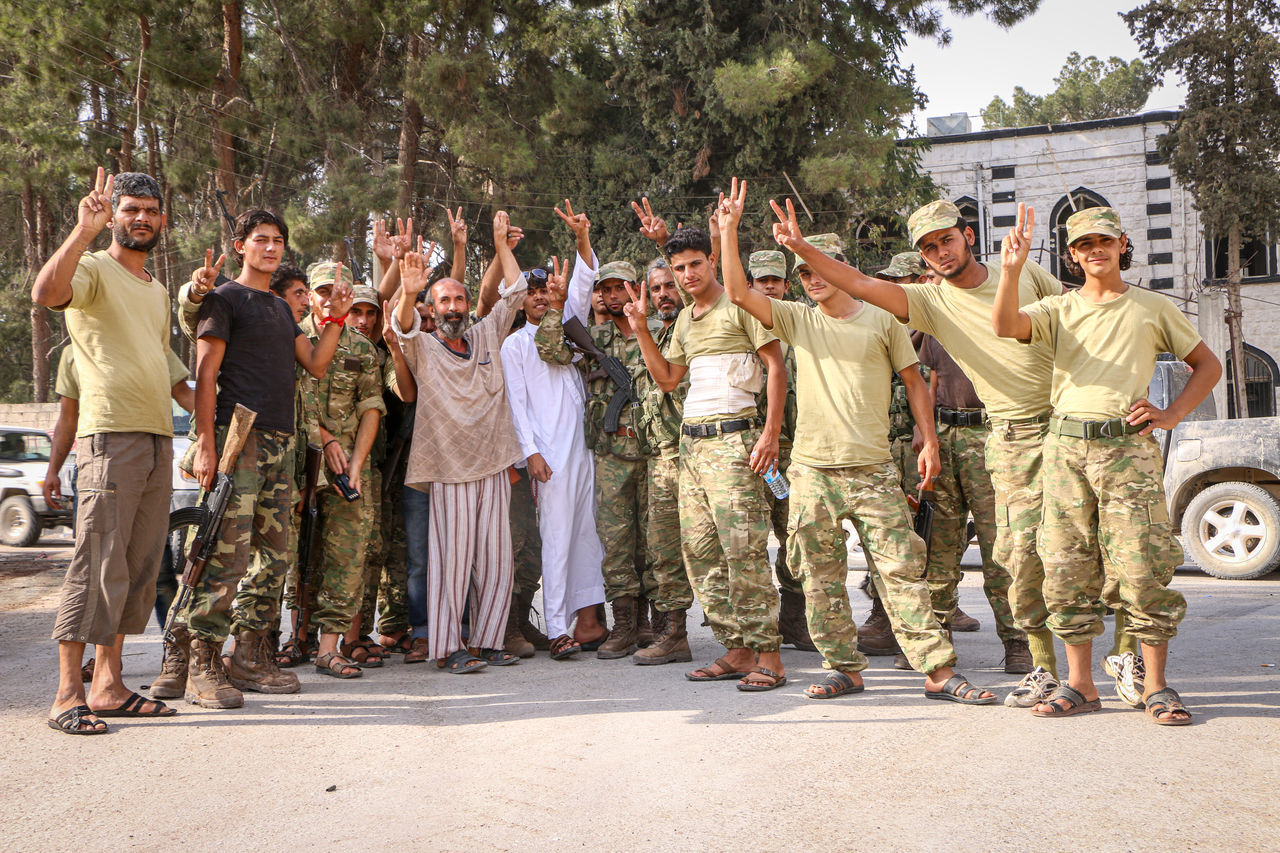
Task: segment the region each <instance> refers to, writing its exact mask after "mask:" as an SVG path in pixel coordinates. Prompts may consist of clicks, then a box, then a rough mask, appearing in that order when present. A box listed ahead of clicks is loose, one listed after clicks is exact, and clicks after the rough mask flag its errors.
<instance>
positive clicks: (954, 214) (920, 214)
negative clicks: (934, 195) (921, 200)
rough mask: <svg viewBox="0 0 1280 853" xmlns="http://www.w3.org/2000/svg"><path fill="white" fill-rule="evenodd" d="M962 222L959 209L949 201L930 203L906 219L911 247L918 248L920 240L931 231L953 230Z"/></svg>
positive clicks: (962, 218)
mask: <svg viewBox="0 0 1280 853" xmlns="http://www.w3.org/2000/svg"><path fill="white" fill-rule="evenodd" d="M963 222H964V217H963V216H961V215H960V208H958V207H956V206H955V205H954V204H952V203H951V202H949V201H941V200H939V201H931V202H929V203H928V204H926V205H925V206H924V207H921V208H919V209H917V210H916V212H915V213H913V214H911V216H910V217H908V218H907V231H909V232H910V234H911V245H913V246H919V245H920V238H921V237H923V236H924V235H926V234H929V233H930V232H933V231H941V230H942V229H944V228H955V227H956V226H957V225H960V224H961V223H963Z"/></svg>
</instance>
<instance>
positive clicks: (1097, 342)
mask: <svg viewBox="0 0 1280 853" xmlns="http://www.w3.org/2000/svg"><path fill="white" fill-rule="evenodd" d="M1022 310H1023V311H1025V312H1026V314H1027V316H1028V317H1029V318H1031V345H1032V346H1035V345H1036V344H1043V345H1047V346H1048V348H1049V351H1050V352H1051V353H1052V354H1053V391H1052V401H1053V410H1054V411H1055V412H1056V413H1058V414H1060V415H1068V416H1070V417H1073V418H1084V419H1086V420H1089V419H1097V420H1106V419H1109V418H1119V417H1123V416H1125V415H1127V414H1129V407H1130V406H1131V405H1133V404H1134V403H1135V402H1137V401H1138V400H1141V399H1142V398H1143V397H1145V396H1146V395H1147V385H1149V384H1150V382H1151V374H1153V373H1154V372H1155V369H1156V356H1157V355H1159V354H1160V353H1162V352H1170V353H1173V354H1174V355H1175V356H1177V357H1178V358H1186V356H1187V354H1188V353H1190V352H1191V351H1192V350H1193V349H1195V348H1196V346H1197V345H1199V343H1200V335H1199V334H1197V332H1196V330H1195V329H1194V328H1193V327H1192V326H1191V321H1190V320H1188V319H1187V318H1186V315H1184V314H1183V313H1182V312H1181V311H1179V310H1178V307H1177V306H1176V305H1174V304H1173V301H1172V300H1171V299H1169V298H1168V297H1165V296H1162V295H1161V294H1159V293H1152V292H1151V291H1150V290H1143V289H1142V288H1140V287H1134V286H1133V285H1129V288H1128V289H1127V290H1125V292H1124V293H1122V294H1120V295H1119V296H1117V297H1116V298H1115V299H1112V300H1111V301H1110V302H1103V303H1095V302H1090V301H1089V300H1088V299H1086V298H1085V297H1084V295H1083V294H1081V293H1080V291H1078V290H1076V291H1072V292H1071V293H1064V294H1061V295H1060V296H1050V297H1048V298H1046V299H1041V300H1040V301H1039V302H1037V303H1035V304H1034V305H1028V306H1027V307H1025V308H1023V309H1022Z"/></svg>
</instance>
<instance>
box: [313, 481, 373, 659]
mask: <svg viewBox="0 0 1280 853" xmlns="http://www.w3.org/2000/svg"><path fill="white" fill-rule="evenodd" d="M372 468H373V466H372V465H370V464H369V462H368V461H367V460H366V461H365V464H364V470H362V471H361V472H360V499H359V500H356V501H352V502H348V501H347V500H346V498H344V497H343V496H342V495H341V494H339V493H338V490H337V489H335V488H334V487H333V486H328V487H326V488H324V489H321V490H320V494H319V495H318V501H317V503H318V504H319V508H320V533H319V536H318V537H317V542H316V546H317V548H316V550H317V560H316V572H315V578H314V580H313V581H312V589H314V590H315V610H314V611H313V614H312V617H311V624H312V625H314V626H315V627H316V629H317V630H318V631H320V632H321V633H324V634H345V633H346V632H347V631H348V630H350V628H351V625H352V622H353V620H354V619H355V616H356V613H357V612H359V610H360V603H361V600H360V597H361V595H362V594H363V593H364V572H365V559H364V558H365V551H366V545H367V543H368V541H369V535H370V534H369V531H370V527H369V526H368V525H369V516H368V512H369V511H368V510H367V509H366V507H367V506H368V504H367V503H366V501H369V500H377V498H371V497H369V492H370V490H371V489H372V488H373V470H372Z"/></svg>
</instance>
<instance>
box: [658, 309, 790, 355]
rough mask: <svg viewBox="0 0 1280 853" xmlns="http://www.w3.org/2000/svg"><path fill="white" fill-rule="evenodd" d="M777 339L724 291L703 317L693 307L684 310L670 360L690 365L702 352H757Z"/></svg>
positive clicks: (678, 319)
mask: <svg viewBox="0 0 1280 853" xmlns="http://www.w3.org/2000/svg"><path fill="white" fill-rule="evenodd" d="M776 340H777V338H776V337H774V336H773V335H771V334H770V333H769V332H767V331H765V329H764V327H763V326H761V325H760V323H759V322H758V321H757V320H756V318H755V317H752V316H751V315H750V314H748V313H747V312H746V311H743V310H742V309H741V308H739V307H738V306H737V305H734V304H733V303H732V302H730V301H729V294H727V293H722V294H720V298H719V299H717V300H716V301H715V304H714V305H712V306H711V307H710V308H709V309H707V310H706V311H705V312H704V313H703V314H702V316H700V317H697V318H695V317H694V316H693V308H692V307H689V308H686V309H684V310H683V311H681V312H680V315H679V316H678V317H676V322H675V326H674V327H673V328H672V332H671V346H670V347H669V348H668V349H667V361H669V362H671V363H672V364H686V365H687V364H689V363H690V362H692V361H693V360H694V359H695V358H697V357H698V356H700V355H723V354H726V353H736V352H755V351H756V350H758V349H760V347H762V346H764V345H765V344H767V343H769V342H770V341H776Z"/></svg>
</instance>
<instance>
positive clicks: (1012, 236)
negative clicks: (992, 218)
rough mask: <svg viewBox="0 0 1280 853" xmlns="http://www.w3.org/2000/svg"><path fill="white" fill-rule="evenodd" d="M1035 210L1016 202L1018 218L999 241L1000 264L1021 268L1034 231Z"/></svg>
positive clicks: (1028, 250) (1025, 259)
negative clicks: (1010, 229) (1011, 228)
mask: <svg viewBox="0 0 1280 853" xmlns="http://www.w3.org/2000/svg"><path fill="white" fill-rule="evenodd" d="M1035 225H1036V211H1035V208H1033V207H1027V206H1026V205H1025V204H1023V203H1022V202H1018V218H1017V221H1016V222H1015V223H1014V226H1013V230H1012V231H1010V232H1009V233H1008V234H1006V235H1005V238H1004V240H1003V241H1001V243H1000V266H1002V267H1004V268H1006V269H1021V268H1022V265H1023V264H1025V263H1026V262H1027V255H1028V254H1030V252H1031V235H1032V234H1034V233H1035Z"/></svg>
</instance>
